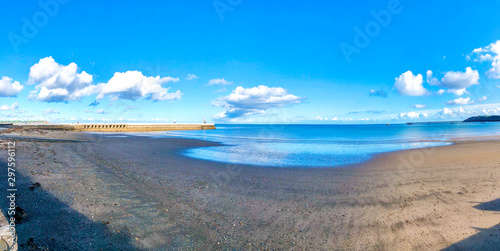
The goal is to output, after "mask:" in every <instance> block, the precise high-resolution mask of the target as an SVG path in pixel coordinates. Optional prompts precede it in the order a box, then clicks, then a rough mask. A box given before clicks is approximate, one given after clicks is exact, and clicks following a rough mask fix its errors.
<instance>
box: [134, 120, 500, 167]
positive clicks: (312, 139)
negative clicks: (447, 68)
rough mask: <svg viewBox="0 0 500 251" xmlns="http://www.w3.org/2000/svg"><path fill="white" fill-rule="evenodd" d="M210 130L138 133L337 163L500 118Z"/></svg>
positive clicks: (489, 128) (222, 150)
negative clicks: (466, 120) (452, 121)
mask: <svg viewBox="0 0 500 251" xmlns="http://www.w3.org/2000/svg"><path fill="white" fill-rule="evenodd" d="M216 128H217V129H216V130H202V131H166V132H151V133H138V134H137V135H142V136H149V137H153V138H164V137H178V138H191V139H201V140H209V141H215V142H220V143H222V144H223V145H222V146H213V147H201V148H194V149H189V150H186V151H184V152H183V153H182V154H184V155H186V156H189V157H192V158H199V159H205V160H211V161H218V162H226V163H235V164H250V165H258V166H266V167H295V168H311V167H316V168H317V167H325V168H326V167H339V166H345V165H349V164H354V163H360V162H364V161H367V160H369V159H370V158H372V157H373V156H374V155H376V154H379V153H385V152H392V151H399V150H406V149H416V148H423V147H433V146H444V145H450V144H452V142H451V140H452V139H456V138H469V139H475V138H478V137H481V136H488V135H500V123H456V124H452V123H449V124H413V125H406V124H395V125H386V124H383V125H282V124H272V125H268V124H265V125H254V124H216Z"/></svg>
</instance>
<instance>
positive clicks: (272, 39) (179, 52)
mask: <svg viewBox="0 0 500 251" xmlns="http://www.w3.org/2000/svg"><path fill="white" fill-rule="evenodd" d="M40 3H42V4H40ZM40 3H38V1H30V2H25V1H2V6H3V8H2V9H1V10H0V11H1V15H0V20H1V23H2V25H1V27H0V34H1V36H0V38H1V39H0V57H1V58H0V77H2V80H1V81H0V96H1V97H0V119H1V120H13V119H42V120H49V121H51V122H76V121H80V122H109V121H130V122H134V121H136V122H153V121H154V122H169V121H173V119H175V120H176V121H177V122H201V121H203V118H206V119H207V121H212V122H216V123H231V122H232V123H277V122H278V123H385V122H391V123H395V122H406V121H415V120H422V121H426V120H459V119H462V118H466V117H469V116H472V115H482V114H495V113H497V114H498V113H500V104H499V103H500V88H499V86H500V63H499V62H500V55H499V53H500V51H499V50H500V42H498V43H497V41H499V40H500V19H498V17H497V16H498V9H500V2H497V1H491V2H488V3H487V4H486V3H483V4H480V3H473V2H469V1H440V2H438V3H437V2H435V1H408V0H400V1H395V0H390V1H348V2H338V3H337V2H334V1H307V2H306V3H298V2H290V1H273V2H269V1H256V0H254V1H247V0H240V1H238V0H232V1H229V0H215V1H213V0H210V1H176V2H171V1H169V2H167V1H140V2H139V1H121V2H120V3H119V4H117V3H114V2H111V1H106V2H104V1H90V0H89V1H75V0H64V1H63V0H59V1H58V0H41V1H40ZM359 31H361V32H359ZM363 38H365V39H364V40H363ZM497 63H498V64H497ZM468 67H470V69H468ZM429 70H430V71H431V72H432V74H428V71H429ZM408 71H410V72H408ZM419 74H420V76H419ZM428 75H429V76H428ZM188 76H191V77H188ZM91 104H93V105H91Z"/></svg>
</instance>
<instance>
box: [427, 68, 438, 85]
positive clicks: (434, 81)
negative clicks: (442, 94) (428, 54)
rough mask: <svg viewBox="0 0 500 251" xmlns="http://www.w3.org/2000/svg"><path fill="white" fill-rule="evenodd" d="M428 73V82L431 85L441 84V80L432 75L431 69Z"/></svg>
mask: <svg viewBox="0 0 500 251" xmlns="http://www.w3.org/2000/svg"><path fill="white" fill-rule="evenodd" d="M426 75H427V83H429V84H430V85H438V84H439V80H438V79H437V78H435V77H433V76H432V71H431V70H428V71H427V73H426Z"/></svg>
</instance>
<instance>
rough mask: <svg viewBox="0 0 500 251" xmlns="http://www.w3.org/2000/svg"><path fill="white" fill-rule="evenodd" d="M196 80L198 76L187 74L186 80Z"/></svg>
mask: <svg viewBox="0 0 500 251" xmlns="http://www.w3.org/2000/svg"><path fill="white" fill-rule="evenodd" d="M197 78H198V76H196V75H194V74H188V75H187V77H186V79H187V80H193V79H197Z"/></svg>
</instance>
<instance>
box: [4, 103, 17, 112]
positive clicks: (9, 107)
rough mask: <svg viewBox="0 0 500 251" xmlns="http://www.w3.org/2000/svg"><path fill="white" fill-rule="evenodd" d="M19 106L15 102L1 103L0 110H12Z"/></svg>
mask: <svg viewBox="0 0 500 251" xmlns="http://www.w3.org/2000/svg"><path fill="white" fill-rule="evenodd" d="M17 108H19V104H18V103H17V102H16V103H14V104H12V105H2V106H0V111H13V110H16V109H17Z"/></svg>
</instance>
